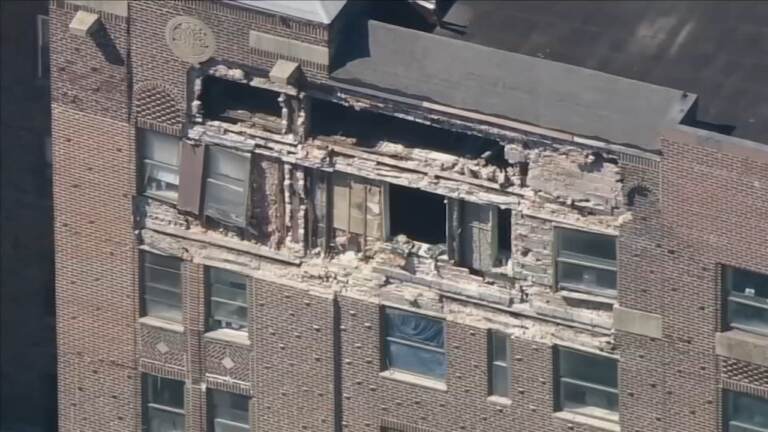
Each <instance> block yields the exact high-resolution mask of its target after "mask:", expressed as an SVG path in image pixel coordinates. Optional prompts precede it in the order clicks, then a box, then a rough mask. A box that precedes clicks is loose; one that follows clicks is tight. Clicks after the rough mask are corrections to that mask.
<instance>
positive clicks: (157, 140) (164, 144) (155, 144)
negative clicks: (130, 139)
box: [139, 129, 180, 167]
mask: <svg viewBox="0 0 768 432" xmlns="http://www.w3.org/2000/svg"><path fill="white" fill-rule="evenodd" d="M139 139H140V140H141V155H142V158H143V159H150V160H154V161H157V162H162V163H164V164H167V165H171V166H176V167H177V166H179V142H180V141H179V138H178V137H175V136H173V135H167V134H164V133H160V132H155V131H151V130H147V129H141V130H140V131H139Z"/></svg>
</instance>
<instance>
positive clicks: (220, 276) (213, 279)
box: [208, 267, 248, 304]
mask: <svg viewBox="0 0 768 432" xmlns="http://www.w3.org/2000/svg"><path fill="white" fill-rule="evenodd" d="M208 272H209V273H208V275H209V279H210V283H211V285H212V286H211V290H210V292H211V296H212V297H218V298H222V299H226V300H230V301H234V302H239V303H242V304H247V303H248V299H247V284H248V282H247V278H246V277H245V276H244V275H241V274H239V273H235V272H232V271H229V270H224V269H220V268H216V267H209V268H208Z"/></svg>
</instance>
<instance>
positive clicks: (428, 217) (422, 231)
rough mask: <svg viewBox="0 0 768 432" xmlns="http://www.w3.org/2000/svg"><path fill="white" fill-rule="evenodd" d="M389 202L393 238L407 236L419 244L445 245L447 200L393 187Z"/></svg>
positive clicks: (413, 190)
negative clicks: (401, 235)
mask: <svg viewBox="0 0 768 432" xmlns="http://www.w3.org/2000/svg"><path fill="white" fill-rule="evenodd" d="M389 202H390V205H389V214H390V219H391V222H390V224H391V233H392V236H393V237H394V236H397V235H398V234H405V235H406V236H408V238H409V239H411V240H416V241H418V242H422V243H428V244H445V240H446V211H445V197H443V196H441V195H437V194H433V193H430V192H425V191H422V190H419V189H413V188H409V187H404V186H398V185H389Z"/></svg>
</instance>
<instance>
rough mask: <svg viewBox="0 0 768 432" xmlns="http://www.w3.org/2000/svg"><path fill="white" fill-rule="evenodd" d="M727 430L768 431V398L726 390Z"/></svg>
mask: <svg viewBox="0 0 768 432" xmlns="http://www.w3.org/2000/svg"><path fill="white" fill-rule="evenodd" d="M726 398H727V404H728V405H727V408H726V416H727V419H726V423H727V428H728V429H727V431H726V432H768V399H763V398H759V397H757V396H752V395H748V394H746V393H738V392H733V391H726Z"/></svg>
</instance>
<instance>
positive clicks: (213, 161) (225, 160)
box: [206, 147, 249, 183]
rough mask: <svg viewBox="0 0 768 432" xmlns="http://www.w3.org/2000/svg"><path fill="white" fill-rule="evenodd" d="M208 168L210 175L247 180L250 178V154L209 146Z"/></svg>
mask: <svg viewBox="0 0 768 432" xmlns="http://www.w3.org/2000/svg"><path fill="white" fill-rule="evenodd" d="M209 149H210V151H209V152H208V160H207V161H206V169H207V173H208V177H216V178H218V177H225V178H229V179H233V180H239V182H240V183H243V182H245V180H246V179H247V178H248V171H249V170H248V163H249V159H248V156H245V155H244V154H240V153H236V152H234V151H230V150H226V149H223V148H221V147H209Z"/></svg>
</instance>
